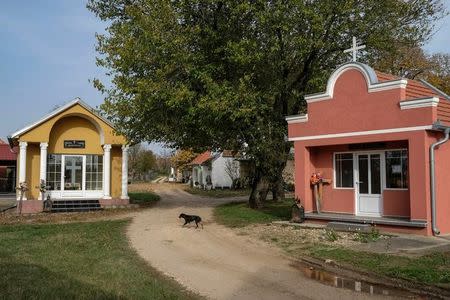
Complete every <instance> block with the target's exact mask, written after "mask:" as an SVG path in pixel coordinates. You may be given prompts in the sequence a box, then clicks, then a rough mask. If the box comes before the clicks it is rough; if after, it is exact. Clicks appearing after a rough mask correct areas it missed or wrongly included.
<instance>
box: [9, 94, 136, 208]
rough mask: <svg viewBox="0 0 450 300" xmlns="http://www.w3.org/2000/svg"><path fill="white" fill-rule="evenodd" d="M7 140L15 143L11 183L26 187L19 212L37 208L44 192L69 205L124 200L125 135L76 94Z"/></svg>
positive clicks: (118, 203)
mask: <svg viewBox="0 0 450 300" xmlns="http://www.w3.org/2000/svg"><path fill="white" fill-rule="evenodd" d="M11 141H12V143H14V145H16V146H18V147H19V155H18V162H17V170H18V172H17V184H18V185H19V184H20V183H23V182H25V183H26V184H27V187H28V191H26V192H25V194H24V197H23V199H24V200H25V201H23V208H22V211H23V212H25V213H34V212H40V211H42V210H43V202H44V201H42V200H45V199H46V198H47V197H50V199H51V200H52V201H53V203H54V204H55V205H56V204H64V203H70V205H71V207H72V208H73V210H76V209H77V208H78V209H80V210H81V209H84V208H86V206H92V205H94V206H95V204H96V205H97V206H99V207H100V206H110V205H125V204H128V190H127V189H128V187H127V184H128V146H127V141H126V139H125V138H124V137H123V136H121V135H117V134H116V133H115V130H114V128H113V125H112V124H111V123H110V122H109V121H108V120H107V119H106V118H104V117H102V116H101V115H100V114H98V113H97V112H96V111H95V110H94V109H93V108H91V107H90V106H89V105H87V104H86V103H84V102H83V101H81V100H80V99H78V98H77V99H75V100H73V101H71V102H69V103H67V104H66V105H63V106H61V107H59V108H57V109H56V110H54V111H53V112H51V113H50V114H49V115H47V116H45V117H43V118H42V119H40V120H38V121H37V122H35V123H32V124H31V125H29V126H27V127H25V128H23V129H21V130H19V131H17V132H15V133H14V134H12V136H11ZM42 182H44V186H46V187H47V192H46V194H45V195H44V196H43V195H42V193H41V192H40V186H41V183H42ZM43 198H44V199H43ZM17 199H20V193H19V192H18V194H17ZM75 200H77V201H75ZM64 201H65V202H64ZM94 202H95V203H94ZM83 206H85V207H83ZM64 208H67V205H66V206H65V207H64Z"/></svg>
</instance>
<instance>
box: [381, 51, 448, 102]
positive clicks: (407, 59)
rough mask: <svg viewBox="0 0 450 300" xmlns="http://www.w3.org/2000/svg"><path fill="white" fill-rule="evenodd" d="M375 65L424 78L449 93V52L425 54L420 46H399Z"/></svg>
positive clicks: (387, 70)
mask: <svg viewBox="0 0 450 300" xmlns="http://www.w3.org/2000/svg"><path fill="white" fill-rule="evenodd" d="M375 67H376V68H378V69H380V70H384V71H386V72H389V73H391V74H394V75H397V76H401V77H406V78H409V79H424V80H426V81H428V82H429V83H431V84H432V85H434V86H435V87H437V88H438V89H440V90H442V91H443V92H444V93H447V94H449V95H450V54H446V53H435V54H427V53H425V51H424V50H423V49H422V48H420V47H401V48H398V49H396V51H394V52H392V53H391V54H390V55H388V56H386V57H384V58H383V59H381V60H379V61H377V62H375Z"/></svg>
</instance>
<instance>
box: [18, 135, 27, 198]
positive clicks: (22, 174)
mask: <svg viewBox="0 0 450 300" xmlns="http://www.w3.org/2000/svg"><path fill="white" fill-rule="evenodd" d="M27 147H28V143H27V142H19V176H18V177H19V184H21V183H23V182H26V181H27ZM26 193H27V192H24V195H23V198H22V200H27V196H26V195H27V194H26ZM17 200H20V191H18V193H17Z"/></svg>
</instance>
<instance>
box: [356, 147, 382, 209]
mask: <svg viewBox="0 0 450 300" xmlns="http://www.w3.org/2000/svg"><path fill="white" fill-rule="evenodd" d="M385 152H386V150H367V151H355V152H353V179H354V181H355V182H354V194H355V216H364V217H382V216H383V211H384V205H383V192H384V190H385V189H386V180H385V177H386V176H385V173H386V170H385V168H386V153H385ZM364 154H366V155H369V156H370V155H371V154H379V155H380V200H379V208H380V209H379V213H360V211H359V183H358V182H359V163H358V156H359V155H364ZM368 163H369V165H370V160H369V162H368ZM368 175H369V178H370V172H369V174H368ZM369 184H370V183H369Z"/></svg>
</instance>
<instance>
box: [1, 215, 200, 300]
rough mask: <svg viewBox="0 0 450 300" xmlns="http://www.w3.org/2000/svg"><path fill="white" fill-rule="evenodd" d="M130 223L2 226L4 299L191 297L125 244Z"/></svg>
mask: <svg viewBox="0 0 450 300" xmlns="http://www.w3.org/2000/svg"><path fill="white" fill-rule="evenodd" d="M127 223H128V221H126V220H119V221H103V222H94V223H72V224H56V225H55V224H45V225H8V226H2V227H0V240H1V241H2V242H1V243H0V253H1V255H0V276H1V278H2V280H1V281H0V298H2V299H194V298H196V296H195V295H193V294H190V293H188V292H186V291H184V290H183V289H182V288H181V287H180V286H179V285H178V284H177V283H175V282H174V281H172V280H171V279H168V278H166V277H163V276H162V275H160V274H159V273H158V272H157V271H155V270H154V269H152V268H151V267H149V266H148V265H146V264H145V262H144V261H143V260H141V259H140V258H139V257H138V256H137V254H136V253H135V252H134V251H133V250H132V249H131V248H130V247H129V245H128V243H127V238H126V236H125V227H126V225H127Z"/></svg>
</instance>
